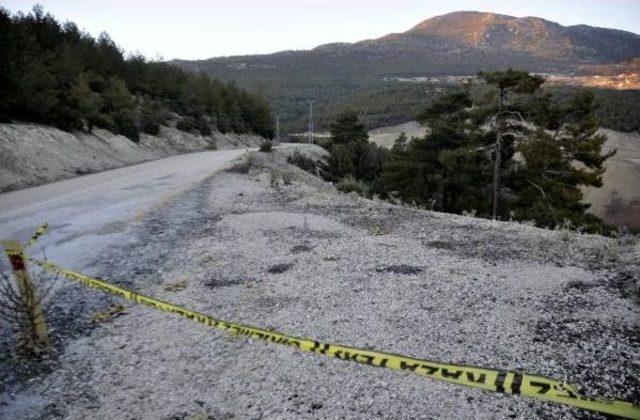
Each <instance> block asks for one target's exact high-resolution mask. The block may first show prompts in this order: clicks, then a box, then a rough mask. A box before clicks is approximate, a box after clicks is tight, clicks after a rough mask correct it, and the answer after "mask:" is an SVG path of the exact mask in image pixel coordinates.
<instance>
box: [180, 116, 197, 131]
mask: <svg viewBox="0 0 640 420" xmlns="http://www.w3.org/2000/svg"><path fill="white" fill-rule="evenodd" d="M176 128H177V129H178V130H182V131H193V130H195V129H196V128H198V123H197V122H196V119H195V118H193V117H188V116H187V117H183V118H182V119H181V120H180V121H178V124H176Z"/></svg>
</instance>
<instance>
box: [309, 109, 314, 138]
mask: <svg viewBox="0 0 640 420" xmlns="http://www.w3.org/2000/svg"><path fill="white" fill-rule="evenodd" d="M312 143H313V101H309V144H312Z"/></svg>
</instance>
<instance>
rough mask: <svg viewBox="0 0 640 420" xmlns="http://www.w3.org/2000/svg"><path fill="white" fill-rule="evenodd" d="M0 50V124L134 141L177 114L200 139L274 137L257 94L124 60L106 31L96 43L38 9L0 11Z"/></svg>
mask: <svg viewBox="0 0 640 420" xmlns="http://www.w3.org/2000/svg"><path fill="white" fill-rule="evenodd" d="M0 45H1V46H2V47H1V48H0V120H1V121H5V122H6V121H12V120H19V121H34V122H41V123H46V124H52V125H55V126H57V127H59V128H62V129H65V130H72V129H83V130H91V128H92V127H101V128H106V129H109V130H111V131H113V132H116V133H119V134H123V135H125V136H127V137H128V138H130V139H131V140H134V141H137V140H138V138H139V132H141V131H142V132H146V133H149V134H158V132H159V130H160V125H162V124H165V123H166V122H167V120H168V119H169V118H170V117H171V113H175V114H178V115H179V116H180V117H178V116H175V115H174V116H173V118H176V119H179V121H178V123H177V127H178V128H180V129H183V130H186V131H196V132H199V133H201V134H203V135H208V134H210V133H211V131H212V130H219V131H221V132H223V133H224V132H235V133H256V134H259V135H262V136H265V137H268V138H271V137H273V134H274V125H273V119H272V116H271V112H270V109H269V106H268V104H267V103H266V102H265V101H264V100H263V99H262V98H261V97H260V96H257V95H254V94H250V93H248V92H247V91H245V90H243V89H240V88H238V87H236V86H235V85H234V84H232V83H223V82H220V81H217V80H212V79H210V78H208V77H207V76H204V75H194V74H191V73H188V72H186V71H184V70H181V69H179V68H177V67H174V66H172V65H169V64H166V63H161V62H149V61H147V60H146V59H145V58H144V57H143V56H140V55H133V56H130V57H128V58H125V57H124V54H123V52H122V50H121V49H119V48H118V46H117V45H116V44H115V43H114V41H112V40H111V39H110V38H109V36H108V35H107V34H106V33H103V34H101V35H100V37H98V39H94V38H93V37H92V36H90V35H89V34H87V33H84V32H82V31H80V30H79V29H78V27H77V26H76V25H75V24H74V23H71V22H67V23H64V24H61V23H60V22H58V21H56V19H55V18H54V17H53V16H51V15H50V14H47V13H45V12H44V11H43V10H42V8H40V7H35V8H34V10H33V12H32V13H29V14H28V15H24V14H17V15H13V16H12V15H10V14H9V12H8V11H7V10H5V9H2V8H0Z"/></svg>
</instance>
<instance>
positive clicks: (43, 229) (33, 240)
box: [24, 223, 49, 248]
mask: <svg viewBox="0 0 640 420" xmlns="http://www.w3.org/2000/svg"><path fill="white" fill-rule="evenodd" d="M47 229H49V225H48V224H47V223H45V224H44V225H42V226H40V227H39V228H38V229H36V231H35V233H34V234H33V235H31V237H30V238H29V240H28V241H27V243H25V244H24V247H25V248H29V247H30V246H31V245H33V244H35V243H36V241H37V240H38V238H39V237H41V236H42V235H44V234H45V233H46V232H47Z"/></svg>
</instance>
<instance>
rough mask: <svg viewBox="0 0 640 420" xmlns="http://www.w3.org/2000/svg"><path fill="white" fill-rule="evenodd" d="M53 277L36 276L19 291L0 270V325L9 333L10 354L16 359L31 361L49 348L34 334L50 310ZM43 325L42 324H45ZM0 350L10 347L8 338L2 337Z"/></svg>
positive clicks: (12, 281)
mask: <svg viewBox="0 0 640 420" xmlns="http://www.w3.org/2000/svg"><path fill="white" fill-rule="evenodd" d="M53 284H54V282H53V276H51V275H45V274H39V275H36V276H33V277H32V282H31V283H29V287H28V288H25V289H22V290H20V288H19V287H18V286H17V284H16V283H15V282H14V279H13V278H11V276H9V275H8V274H6V273H4V272H3V271H2V270H1V269H0V309H2V310H0V325H2V328H3V330H4V328H6V329H7V331H8V330H12V331H14V332H15V335H14V339H15V342H14V351H13V352H12V351H11V349H9V348H7V349H6V350H8V351H9V352H12V353H13V354H15V355H16V356H18V357H24V358H27V359H28V358H33V357H37V356H40V355H41V354H42V353H44V352H46V351H47V350H48V347H49V343H48V338H46V340H45V341H44V342H43V341H42V339H43V337H42V336H41V335H40V334H39V333H38V324H40V323H44V322H45V318H46V316H45V315H46V314H47V313H48V312H49V310H50V308H51V303H52V301H51V300H50V299H49V298H50V295H51V291H52V287H51V286H52V285H53ZM45 325H46V324H45ZM2 339H3V342H2V343H0V344H1V345H2V347H11V345H10V343H9V342H4V339H8V340H10V339H11V338H10V337H8V336H5V337H2Z"/></svg>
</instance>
